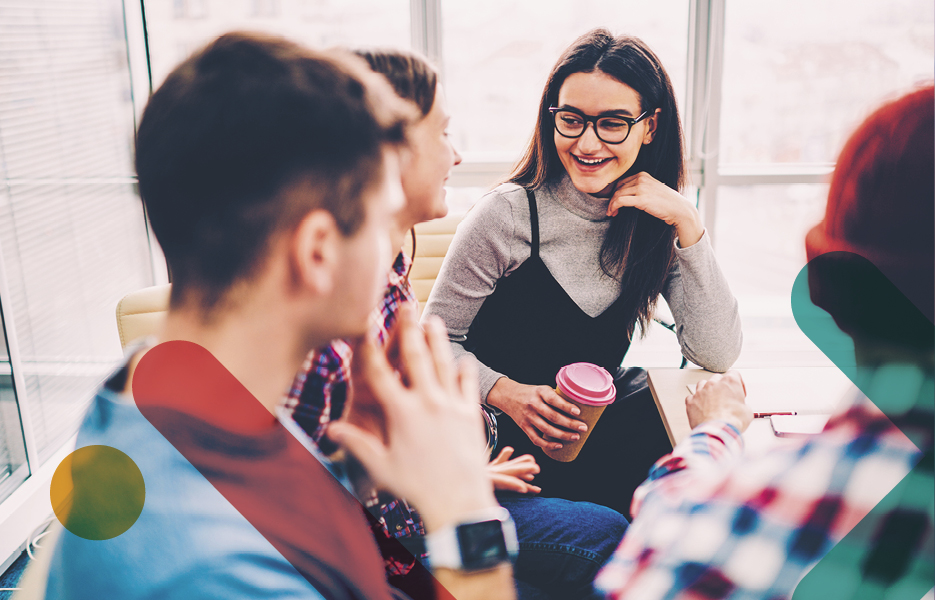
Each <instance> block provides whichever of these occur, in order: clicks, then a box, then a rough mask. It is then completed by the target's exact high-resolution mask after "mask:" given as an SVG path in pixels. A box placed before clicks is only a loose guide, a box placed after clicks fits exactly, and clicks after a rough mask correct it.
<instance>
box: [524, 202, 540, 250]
mask: <svg viewBox="0 0 935 600" xmlns="http://www.w3.org/2000/svg"><path fill="white" fill-rule="evenodd" d="M526 198H527V199H528V200H529V226H530V227H531V228H532V242H531V244H530V256H531V257H533V258H538V256H539V208H538V207H537V206H536V195H535V194H534V193H533V191H532V190H526Z"/></svg>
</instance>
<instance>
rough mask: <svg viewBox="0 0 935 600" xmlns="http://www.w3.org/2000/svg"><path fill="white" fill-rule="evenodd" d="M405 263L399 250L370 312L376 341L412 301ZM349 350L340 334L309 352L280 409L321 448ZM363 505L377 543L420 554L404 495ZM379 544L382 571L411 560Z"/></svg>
mask: <svg viewBox="0 0 935 600" xmlns="http://www.w3.org/2000/svg"><path fill="white" fill-rule="evenodd" d="M411 263H412V261H411V260H410V259H409V257H408V256H406V255H405V253H403V252H400V253H399V255H398V256H397V257H396V261H395V262H394V263H393V269H392V271H391V272H390V274H389V285H388V286H387V288H386V293H385V294H384V295H383V301H382V302H381V303H380V305H379V307H377V310H376V311H374V313H373V315H372V320H371V327H372V328H374V329H375V330H376V334H377V338H378V339H379V341H380V343H381V344H382V343H385V342H386V337H387V333H388V331H389V330H390V329H391V328H392V327H393V324H394V323H395V322H396V317H397V315H398V314H399V310H400V308H401V307H402V305H403V304H405V303H416V302H417V301H416V297H415V293H414V292H413V290H412V286H411V285H410V284H409V281H408V279H407V278H406V274H407V273H408V272H409V266H410V264H411ZM352 353H353V351H352V349H351V346H350V345H349V344H347V342H344V341H342V340H337V341H334V342H332V343H331V345H330V346H327V347H326V348H323V349H321V350H315V351H313V352H311V353H310V354H309V355H308V357H307V358H306V359H305V362H304V363H303V365H302V369H301V370H300V371H299V374H298V375H297V376H296V378H295V380H294V381H293V383H292V389H291V390H290V392H289V396H288V397H287V399H286V403H285V409H286V411H288V412H291V414H292V418H293V419H294V420H295V421H296V423H298V424H299V426H300V427H302V429H303V430H304V431H305V432H306V433H308V435H309V436H310V437H311V438H312V439H313V440H314V441H315V443H317V444H318V445H319V447H320V448H321V449H322V450H323V451H324V452H325V453H326V454H330V453H331V452H333V451H334V450H335V449H336V448H335V447H334V446H333V445H332V443H331V442H330V441H329V440H328V439H327V438H325V437H323V436H324V433H325V429H326V426H327V425H328V423H329V422H330V421H331V420H332V419H338V418H340V417H341V414H342V412H343V411H344V402H345V400H346V399H347V385H348V381H349V379H350V368H351V356H352ZM368 510H370V511H371V513H372V514H373V515H374V517H376V519H377V521H376V523H375V525H374V528H373V529H374V535H375V536H376V538H377V542H378V543H379V542H380V540H381V539H386V538H389V537H394V538H397V539H398V540H399V541H401V542H403V544H404V545H406V547H407V548H409V549H410V551H411V552H412V554H413V555H415V556H416V557H417V558H420V559H423V558H426V556H427V554H426V553H425V551H424V549H423V548H422V545H421V544H420V543H418V542H417V543H415V544H412V543H410V542H412V541H414V540H417V539H419V538H421V537H422V536H424V535H425V526H424V525H423V524H422V519H421V518H420V517H419V515H418V513H417V512H416V511H415V509H413V508H411V507H410V506H409V505H408V504H407V503H406V501H405V500H401V499H392V500H389V501H386V499H383V498H381V499H379V500H378V499H377V497H376V496H374V497H372V498H371V499H370V501H369V502H368ZM380 549H381V551H382V552H383V558H384V562H385V565H386V571H387V574H388V575H405V574H407V573H408V572H409V571H410V570H411V569H412V567H413V566H414V564H415V563H414V561H413V559H412V557H411V556H408V555H407V556H403V555H402V554H401V553H397V552H394V551H393V550H392V549H391V548H390V547H387V546H385V545H384V544H380Z"/></svg>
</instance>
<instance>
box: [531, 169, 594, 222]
mask: <svg viewBox="0 0 935 600" xmlns="http://www.w3.org/2000/svg"><path fill="white" fill-rule="evenodd" d="M543 189H544V190H545V191H546V192H547V193H549V194H551V196H552V197H553V198H554V199H555V200H556V201H557V202H558V203H559V204H561V205H562V206H564V207H565V209H566V210H568V212H570V213H572V214H575V215H577V216H579V217H581V218H582V219H587V220H588V221H604V220H607V219H609V218H610V217H608V216H607V206H608V205H609V204H610V198H597V197H595V196H592V195H590V194H585V193H584V192H582V191H581V190H579V189H578V188H576V187H575V184H573V183H572V182H571V177H569V176H568V173H565V174H564V175H562V178H561V179H559V180H558V181H553V182H550V183H547V184H545V185H544V186H543Z"/></svg>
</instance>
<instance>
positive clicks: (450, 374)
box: [424, 315, 457, 391]
mask: <svg viewBox="0 0 935 600" xmlns="http://www.w3.org/2000/svg"><path fill="white" fill-rule="evenodd" d="M424 327H425V339H426V341H427V342H428V347H429V353H430V354H431V356H432V362H433V363H434V365H435V374H436V375H437V376H438V381H439V382H440V383H441V384H442V387H444V388H445V389H446V390H449V391H455V389H456V383H457V373H456V370H455V364H454V355H453V354H452V353H451V343H450V342H449V341H448V330H447V329H445V324H444V323H443V322H442V320H441V319H439V318H438V317H436V316H434V315H432V316H429V317H428V319H426V320H425V324H424Z"/></svg>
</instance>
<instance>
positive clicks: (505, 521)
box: [425, 506, 519, 571]
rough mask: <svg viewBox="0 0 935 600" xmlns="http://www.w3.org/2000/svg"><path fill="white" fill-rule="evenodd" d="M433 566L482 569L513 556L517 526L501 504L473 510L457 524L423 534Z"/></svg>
mask: <svg viewBox="0 0 935 600" xmlns="http://www.w3.org/2000/svg"><path fill="white" fill-rule="evenodd" d="M425 549H426V550H427V551H428V553H429V563H430V564H431V565H432V568H434V569H438V568H444V569H454V570H457V571H483V570H486V569H492V568H494V567H496V566H499V565H501V564H503V563H505V562H510V561H513V560H515V559H516V555H517V553H518V552H519V543H518V542H517V540H516V526H515V525H514V524H513V519H512V518H510V513H509V511H507V509H505V508H503V507H502V506H497V507H496V508H490V509H487V510H485V511H481V512H477V513H472V514H471V515H468V518H467V519H465V520H464V521H461V522H460V523H458V524H457V525H451V526H449V527H445V528H443V529H440V530H438V531H433V532H431V533H429V534H427V535H426V536H425Z"/></svg>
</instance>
